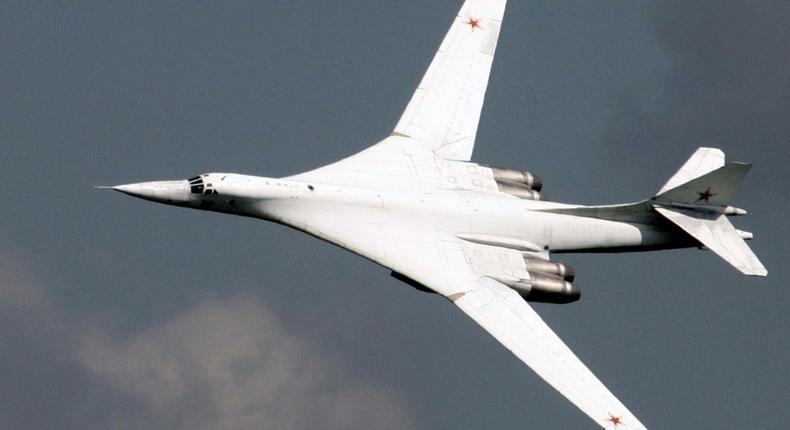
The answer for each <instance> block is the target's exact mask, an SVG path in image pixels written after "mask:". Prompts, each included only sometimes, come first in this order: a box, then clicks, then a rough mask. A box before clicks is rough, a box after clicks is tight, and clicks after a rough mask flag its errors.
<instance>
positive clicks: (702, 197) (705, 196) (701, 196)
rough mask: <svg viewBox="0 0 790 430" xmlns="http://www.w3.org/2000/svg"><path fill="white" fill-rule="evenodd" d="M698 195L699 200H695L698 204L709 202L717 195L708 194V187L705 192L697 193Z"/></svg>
mask: <svg viewBox="0 0 790 430" xmlns="http://www.w3.org/2000/svg"><path fill="white" fill-rule="evenodd" d="M697 194H699V198H698V199H697V201H698V202H701V201H705V202H706V203H708V202H710V198H711V197H713V196H717V195H718V194H717V193H712V192H710V187H708V189H707V190H705V191H697Z"/></svg>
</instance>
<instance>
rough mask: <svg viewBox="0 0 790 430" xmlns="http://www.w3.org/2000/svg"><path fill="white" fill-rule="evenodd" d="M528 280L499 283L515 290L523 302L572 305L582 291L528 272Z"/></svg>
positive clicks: (562, 281) (555, 278) (545, 276)
mask: <svg viewBox="0 0 790 430" xmlns="http://www.w3.org/2000/svg"><path fill="white" fill-rule="evenodd" d="M529 276H530V278H529V279H520V280H518V281H510V280H500V279H497V280H498V281H499V282H502V283H503V284H505V285H507V286H508V287H510V288H512V289H513V290H515V291H516V292H517V293H518V295H520V296H521V297H522V298H523V299H524V300H526V301H528V302H540V303H557V304H564V303H572V302H575V301H577V300H579V299H580V298H581V296H582V290H581V289H580V288H579V287H577V286H575V285H573V284H572V283H570V282H568V281H565V280H562V279H560V278H558V277H555V276H550V275H544V274H540V273H532V272H529Z"/></svg>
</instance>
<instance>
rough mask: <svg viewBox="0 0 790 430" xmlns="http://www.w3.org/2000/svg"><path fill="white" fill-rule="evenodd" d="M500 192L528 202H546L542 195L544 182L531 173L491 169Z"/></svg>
mask: <svg viewBox="0 0 790 430" xmlns="http://www.w3.org/2000/svg"><path fill="white" fill-rule="evenodd" d="M491 171H492V172H493V173H494V180H495V181H496V183H497V187H498V188H499V191H501V192H503V193H507V194H510V195H513V196H516V197H518V198H520V199H527V200H545V199H546V198H545V197H544V196H542V195H541V194H540V192H539V191H540V190H541V189H542V188H543V180H542V179H541V178H540V177H539V176H537V175H533V174H532V173H529V172H522V171H520V170H511V169H500V168H498V167H491Z"/></svg>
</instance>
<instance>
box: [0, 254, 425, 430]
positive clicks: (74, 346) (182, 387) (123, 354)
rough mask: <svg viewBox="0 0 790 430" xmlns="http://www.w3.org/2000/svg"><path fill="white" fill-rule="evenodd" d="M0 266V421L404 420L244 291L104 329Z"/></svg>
mask: <svg viewBox="0 0 790 430" xmlns="http://www.w3.org/2000/svg"><path fill="white" fill-rule="evenodd" d="M12 273H13V272H12V271H11V270H10V267H9V266H6V267H0V281H1V282H2V283H0V324H2V331H0V342H2V345H3V352H2V353H0V374H1V375H2V377H3V379H4V383H3V384H0V400H1V401H2V402H0V427H2V428H21V427H25V428H55V427H57V428H118V429H125V428H149V429H157V428H162V429H165V428H166V429H174V428H176V429H177V428H190V429H261V428H276V429H305V428H322V429H362V428H365V429H367V428H377V429H382V428H383V429H389V428H392V429H395V428H397V429H404V428H411V427H412V424H411V422H410V417H409V415H408V413H407V412H406V411H405V408H404V406H403V403H402V401H401V399H400V398H399V397H398V396H397V394H396V393H394V392H392V391H391V390H389V389H386V388H383V387H379V386H376V385H374V384H371V383H366V382H364V381H355V380H353V379H352V378H351V377H350V376H349V375H348V374H347V373H346V371H345V370H344V369H343V367H342V366H341V365H340V364H339V363H337V362H336V361H334V360H332V359H330V358H327V357H324V356H323V354H322V353H321V350H320V349H319V348H318V347H316V346H314V345H312V344H311V343H310V342H309V341H308V340H306V339H303V338H300V337H299V336H294V335H291V334H289V333H287V332H286V330H284V328H283V327H282V326H281V324H280V322H279V321H278V319H277V317H276V316H275V315H274V313H273V312H272V311H271V310H269V309H268V308H267V307H266V306H265V305H264V304H263V303H261V302H260V301H259V300H257V299H256V298H255V297H253V296H251V295H244V294H241V295H236V296H233V297H229V298H212V299H207V300H205V301H203V302H202V303H200V304H198V305H197V306H195V307H193V308H191V309H188V310H187V311H185V312H183V313H181V314H179V315H176V316H174V317H173V318H171V319H169V320H167V321H165V322H163V323H162V324H159V325H156V326H153V327H150V328H148V329H146V330H145V331H143V332H140V333H138V334H134V335H131V336H114V335H113V334H112V333H111V332H109V331H107V330H104V329H103V328H102V327H101V326H100V325H99V324H97V323H95V322H90V321H88V322H85V321H79V319H77V318H74V317H69V316H66V315H64V314H63V309H60V308H58V307H57V306H56V305H55V304H54V303H53V301H52V300H51V299H50V298H48V297H47V295H46V294H45V291H44V290H43V289H42V288H40V287H38V286H37V284H36V282H34V281H31V280H29V279H24V280H23V279H20V277H19V276H16V275H12Z"/></svg>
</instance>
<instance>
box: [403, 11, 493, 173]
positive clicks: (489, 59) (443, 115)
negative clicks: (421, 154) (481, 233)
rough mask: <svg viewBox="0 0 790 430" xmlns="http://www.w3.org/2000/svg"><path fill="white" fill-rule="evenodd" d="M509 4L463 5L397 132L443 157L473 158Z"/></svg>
mask: <svg viewBox="0 0 790 430" xmlns="http://www.w3.org/2000/svg"><path fill="white" fill-rule="evenodd" d="M505 3H506V1H505V0H469V1H466V2H465V3H464V4H463V6H462V7H461V10H460V11H459V12H458V15H457V16H456V17H455V20H454V21H453V24H452V26H451V27H450V31H449V32H448V33H447V36H445V38H444V41H443V42H442V44H441V46H440V47H439V50H438V51H437V52H436V56H435V57H434V58H433V61H432V62H431V65H430V67H428V71H427V72H425V76H424V77H423V79H422V81H421V82H420V85H419V87H417V91H415V93H414V95H413V96H412V99H411V101H410V102H409V105H408V106H407V107H406V111H405V112H403V116H401V119H400V121H398V125H397V126H396V127H395V131H394V133H396V134H398V135H403V136H408V137H410V138H412V139H415V140H416V141H418V142H419V143H420V145H421V146H423V147H424V148H426V149H430V150H432V151H433V152H434V153H435V154H436V155H437V156H438V157H440V158H447V159H452V160H463V161H468V160H469V159H470V158H471V157H472V150H473V149H474V145H475V135H476V134H477V126H478V123H479V122H480V112H481V111H482V109H483V99H484V97H485V93H486V88H487V87H488V77H489V74H490V72H491V64H492V63H493V61H494V52H495V51H496V45H497V39H498V38H499V29H500V26H501V25H502V17H503V16H504V13H505Z"/></svg>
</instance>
